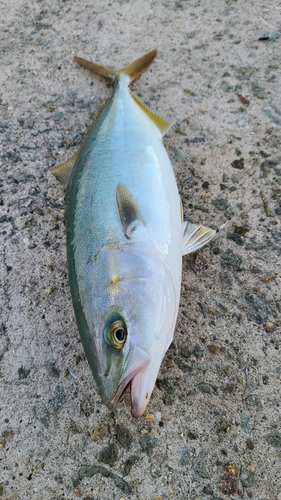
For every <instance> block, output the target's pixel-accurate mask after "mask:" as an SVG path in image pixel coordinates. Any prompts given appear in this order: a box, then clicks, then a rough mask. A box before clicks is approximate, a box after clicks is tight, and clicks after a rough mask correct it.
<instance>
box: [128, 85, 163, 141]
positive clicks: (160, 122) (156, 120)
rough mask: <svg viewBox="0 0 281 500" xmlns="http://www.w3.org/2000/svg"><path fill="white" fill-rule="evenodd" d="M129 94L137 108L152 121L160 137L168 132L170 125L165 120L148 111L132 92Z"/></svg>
mask: <svg viewBox="0 0 281 500" xmlns="http://www.w3.org/2000/svg"><path fill="white" fill-rule="evenodd" d="M130 94H131V96H132V98H133V99H134V101H135V102H136V103H137V104H138V106H139V107H140V108H141V109H142V110H143V111H144V112H145V114H146V115H147V116H148V117H149V118H150V119H151V120H152V121H153V123H154V124H155V125H156V127H157V128H158V129H159V130H160V132H161V134H162V137H163V136H164V135H165V134H166V133H167V132H168V130H169V129H170V128H171V127H172V125H173V124H172V123H170V122H168V120H166V119H165V118H161V116H159V115H157V114H156V113H154V112H153V111H151V109H149V108H148V107H147V106H146V105H145V104H144V103H143V102H142V101H141V100H140V99H139V98H138V97H137V96H135V94H133V92H131V91H130Z"/></svg>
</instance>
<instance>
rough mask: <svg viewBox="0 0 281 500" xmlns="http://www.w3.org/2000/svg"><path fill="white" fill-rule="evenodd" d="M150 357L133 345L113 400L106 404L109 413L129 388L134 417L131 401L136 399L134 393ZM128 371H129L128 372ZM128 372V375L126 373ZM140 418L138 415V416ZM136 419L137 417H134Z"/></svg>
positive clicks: (114, 408)
mask: <svg viewBox="0 0 281 500" xmlns="http://www.w3.org/2000/svg"><path fill="white" fill-rule="evenodd" d="M149 360H150V356H149V354H148V353H147V352H146V351H144V350H143V349H141V348H140V347H138V346H136V345H134V347H133V348H132V351H131V352H130V354H129V356H128V362H127V367H128V368H127V370H125V373H124V375H123V377H122V378H121V381H120V383H119V385H118V388H117V391H116V393H115V394H114V396H113V398H112V399H111V401H110V402H109V403H108V404H107V406H108V408H109V409H110V410H111V411H115V410H116V407H117V405H118V402H119V401H120V399H121V397H122V395H123V394H124V392H125V391H126V389H127V388H128V387H129V386H130V388H131V399H132V415H133V416H134V413H133V406H134V403H133V401H134V400H135V399H136V396H137V394H136V392H138V391H136V390H135V389H136V388H137V387H138V388H139V389H140V382H141V378H142V375H143V373H144V371H145V369H146V367H147V365H148V364H149ZM128 369H130V371H129V370H128ZM128 371H129V373H128ZM139 416H140V415H139ZM135 418H138V417H135Z"/></svg>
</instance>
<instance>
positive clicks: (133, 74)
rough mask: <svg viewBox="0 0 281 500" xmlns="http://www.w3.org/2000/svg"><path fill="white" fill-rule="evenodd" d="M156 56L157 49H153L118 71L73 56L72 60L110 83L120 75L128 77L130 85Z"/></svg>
mask: <svg viewBox="0 0 281 500" xmlns="http://www.w3.org/2000/svg"><path fill="white" fill-rule="evenodd" d="M156 55H157V49H154V50H152V51H151V52H149V53H148V54H145V55H144V56H142V57H140V58H139V59H137V60H136V61H134V62H133V63H132V64H129V65H128V66H126V67H125V68H122V69H120V70H119V71H117V70H114V69H108V68H105V67H104V66H100V65H99V64H95V63H93V62H91V61H86V60H85V59H81V58H80V57H76V56H75V57H74V59H75V61H76V62H77V63H78V64H80V66H82V67H83V68H86V69H88V70H90V71H93V72H94V73H96V74H97V75H99V76H102V77H103V78H105V79H106V80H109V81H110V82H113V81H114V80H115V78H116V76H118V75H120V74H123V75H124V74H125V75H128V76H129V77H130V83H131V82H132V81H133V80H135V79H136V78H138V76H140V75H141V73H143V71H144V70H145V69H146V68H147V67H148V66H149V65H150V63H151V62H152V61H153V59H154V58H155V57H156ZM130 83H129V84H130Z"/></svg>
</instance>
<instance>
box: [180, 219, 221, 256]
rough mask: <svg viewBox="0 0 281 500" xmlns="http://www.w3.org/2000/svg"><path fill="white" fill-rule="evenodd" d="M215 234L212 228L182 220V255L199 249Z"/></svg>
mask: <svg viewBox="0 0 281 500" xmlns="http://www.w3.org/2000/svg"><path fill="white" fill-rule="evenodd" d="M215 234H216V231H214V229H210V228H209V227H205V226H200V225H198V224H191V223H190V222H186V221H184V222H183V223H182V255H187V254H188V253H192V252H195V251H196V250H199V248H202V247H203V246H204V245H206V244H207V243H209V241H211V239H212V238H213V237H214V236H215Z"/></svg>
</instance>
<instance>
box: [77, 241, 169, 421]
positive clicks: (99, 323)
mask: <svg viewBox="0 0 281 500" xmlns="http://www.w3.org/2000/svg"><path fill="white" fill-rule="evenodd" d="M141 250H142V252H141V253H139V252H136V251H135V250H134V251H133V249H132V248H131V249H130V251H124V249H123V252H121V253H123V255H121V256H120V249H119V251H117V250H116V251H115V250H114V251H113V249H103V251H102V252H101V253H103V254H105V255H100V256H99V260H100V263H102V261H103V260H104V257H106V259H105V260H106V266H105V265H103V266H101V268H102V269H103V277H102V275H100V282H99V283H100V286H99V288H98V291H97V292H96V293H95V295H94V296H93V295H92V304H91V307H90V310H89V314H88V315H87V316H88V318H87V324H88V328H89V331H90V332H91V334H90V340H91V342H90V344H88V345H85V343H84V347H85V351H86V354H87V357H88V361H89V364H90V366H91V369H92V372H93V375H94V377H95V380H96V382H97V385H98V388H99V392H100V395H101V398H102V401H103V403H104V404H106V406H108V408H110V409H111V410H113V411H114V410H115V409H116V406H117V404H118V401H119V399H120V398H121V396H122V394H123V393H124V391H125V390H126V388H127V387H128V386H130V389H131V403H132V408H131V412H132V416H133V417H135V418H139V417H140V416H141V415H142V414H143V413H144V411H145V409H146V406H147V404H148V401H149V399H150V396H151V393H152V391H153V388H154V385H155V381H156V378H157V375H158V371H159V368H160V365H161V362H162V359H163V357H164V354H165V352H166V350H167V348H168V347H169V345H170V342H171V340H172V337H173V332H174V326H175V321H176V315H177V305H178V304H177V301H176V296H175V290H174V284H173V283H172V281H171V276H170V273H169V272H167V270H166V269H165V267H163V262H162V260H161V259H160V260H159V258H156V257H158V256H157V255H154V254H153V255H150V254H149V252H148V251H147V249H145V250H143V249H141ZM110 253H111V254H112V253H113V255H110ZM147 253H148V254H147ZM137 255H138V257H139V259H138V260H137V261H136V257H137ZM113 257H115V258H114V259H113V260H112V258H113ZM118 260H119V264H118V266H119V269H118V270H119V273H118V274H117V273H116V272H115V271H116V269H114V272H113V270H112V266H110V265H109V264H110V262H112V261H114V263H115V265H116V262H117V261H118ZM103 264H105V262H103ZM133 264H134V266H133V268H132V265H133ZM145 264H146V265H145ZM105 270H106V272H105ZM103 280H104V281H103Z"/></svg>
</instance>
